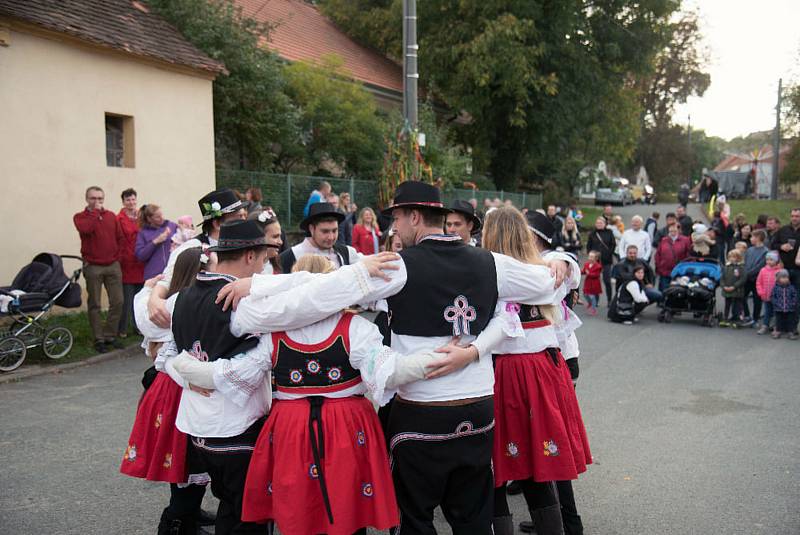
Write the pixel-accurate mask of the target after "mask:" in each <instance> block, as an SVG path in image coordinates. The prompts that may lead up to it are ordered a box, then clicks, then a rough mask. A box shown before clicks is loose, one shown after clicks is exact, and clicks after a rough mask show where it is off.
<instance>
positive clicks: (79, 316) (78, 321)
mask: <svg viewBox="0 0 800 535" xmlns="http://www.w3.org/2000/svg"><path fill="white" fill-rule="evenodd" d="M103 318H104V319H105V313H103ZM7 323H8V319H5V320H4V322H3V324H2V326H0V329H5V328H6V327H7ZM41 323H42V325H43V326H44V328H45V329H47V328H49V327H55V326H60V327H66V328H67V329H69V330H70V332H71V333H72V336H73V338H74V342H73V345H72V350H71V351H70V352H69V353H68V354H67V355H65V356H63V357H61V358H60V359H51V358H49V357H47V355H45V354H44V352H43V351H42V349H41V347H37V348H33V349H28V354H27V356H26V357H25V362H24V363H23V366H24V365H26V364H39V365H43V366H47V365H55V364H63V363H65V362H77V361H80V360H84V359H86V358H89V357H93V356H95V355H97V354H98V353H97V351H95V349H94V336H92V330H91V328H90V327H89V318H88V316H87V314H86V312H68V313H55V314H52V313H51V314H49V315H48V316H46V318H45V319H44V320H43V321H42V322H41ZM120 341H122V343H123V344H124V345H125V347H128V346H130V345H133V344H137V345H138V344H140V343H141V341H142V337H141V336H139V335H132V334H129V335H128V337H127V338H120Z"/></svg>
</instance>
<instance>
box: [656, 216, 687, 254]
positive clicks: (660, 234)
mask: <svg viewBox="0 0 800 535" xmlns="http://www.w3.org/2000/svg"><path fill="white" fill-rule="evenodd" d="M666 220H667V222H666V224H665V225H664V226H663V227H661V228H660V229H658V230H657V231H656V233H655V236H653V250H654V251H655V250H656V249H658V244H659V243H661V239H662V238H665V237H666V236H667V235H668V234H669V227H671V226H672V225H676V224H678V218H677V217H676V216H675V212H667V216H666ZM678 233H679V234H681V235H683V227H681V226H678Z"/></svg>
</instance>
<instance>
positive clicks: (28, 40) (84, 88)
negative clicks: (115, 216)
mask: <svg viewBox="0 0 800 535" xmlns="http://www.w3.org/2000/svg"><path fill="white" fill-rule="evenodd" d="M26 1H27V0H26ZM8 3H9V0H2V1H0V181H2V182H1V184H2V195H0V214H2V216H0V217H2V221H3V223H4V225H3V227H4V228H3V240H2V243H3V255H2V258H3V259H2V261H1V262H0V284H10V282H11V280H12V278H13V277H14V275H15V274H16V272H17V270H19V268H21V267H22V266H23V265H25V264H27V263H28V262H30V260H31V259H32V258H33V256H34V255H35V254H37V253H39V252H42V251H47V252H52V253H59V254H79V251H80V240H79V238H78V232H77V231H76V230H75V228H74V226H73V223H72V216H73V214H74V213H76V212H78V211H80V210H82V209H83V208H84V206H85V202H84V191H85V189H86V188H87V187H88V186H91V185H97V186H100V187H102V188H103V189H104V190H105V192H106V204H105V207H106V208H107V209H109V210H113V211H114V212H117V211H119V209H120V207H121V201H120V197H119V195H120V193H121V191H122V190H123V189H125V188H128V187H133V188H135V189H136V190H137V191H138V193H139V203H140V205H141V204H143V203H157V204H159V205H161V206H162V207H163V210H164V214H165V216H166V217H168V218H170V219H173V220H174V219H177V218H178V217H179V216H181V215H183V214H192V215H193V216H194V217H195V218H197V219H199V213H198V208H197V204H196V203H197V199H198V198H200V197H201V196H202V195H203V194H205V193H206V192H208V191H210V190H213V189H214V184H215V179H214V124H213V108H212V81H213V79H214V77H215V76H216V75H217V74H218V73H219V72H223V71H224V67H223V66H222V65H221V64H219V63H217V62H214V61H213V60H210V59H209V58H207V57H206V56H204V55H203V54H202V53H201V52H199V51H198V50H196V49H195V48H194V47H192V46H191V45H190V44H189V43H188V42H186V41H185V40H183V38H182V37H181V36H180V34H178V33H177V31H176V30H174V28H172V27H171V26H169V25H166V23H164V22H163V21H161V19H154V17H155V16H154V15H153V14H151V13H149V10H147V9H146V6H143V5H142V4H138V3H137V2H132V3H131V2H118V1H115V0H109V1H108V2H107V4H105V5H107V6H111V7H112V8H114V9H123V10H126V9H127V10H131V11H133V12H134V13H122V15H126V16H128V17H129V18H128V20H131V21H133V22H134V23H135V26H136V27H135V28H133V29H134V30H135V31H137V32H139V33H141V34H142V35H143V36H145V37H146V35H145V34H149V35H150V36H152V37H154V38H155V40H156V41H161V42H166V45H164V46H165V48H166V50H165V51H159V52H164V53H163V54H161V56H162V57H158V55H159V54H158V53H156V52H153V53H151V52H152V46H153V45H152V43H147V42H144V41H143V42H141V43H137V42H136V40H135V38H136V36H135V35H134V36H133V37H131V36H129V35H124V31H123V32H122V33H123V34H122V35H116V36H115V35H113V32H114V31H115V30H114V29H113V26H112V27H109V26H106V27H105V28H99V29H98V31H102V32H105V35H103V34H92V33H91V32H92V31H93V30H95V28H92V27H88V29H87V28H79V29H78V31H76V32H73V34H69V33H68V32H62V31H59V30H58V27H57V26H56V25H54V24H47V21H45V22H44V23H42V21H40V20H36V19H35V17H33V16H32V18H30V19H28V20H25V19H26V18H27V14H26V13H25V12H24V9H25V8H27V7H28V6H29V5H33V4H36V3H37V2H36V1H35V0H31V1H30V2H29V3H26V2H21V1H20V2H18V3H17V4H16V5H12V8H19V9H20V10H22V11H23V12H21V13H20V12H19V11H17V12H15V11H13V9H12V8H9V9H8V10H6V11H4V10H3V8H4V5H3V4H8ZM10 3H11V4H14V2H13V1H12V2H10ZM68 4H73V5H74V3H68ZM51 5H52V4H51ZM93 5H94V6H97V5H104V4H103V3H99V4H98V3H93ZM132 5H133V7H131V6H132ZM19 6H22V7H19ZM34 15H35V14H34ZM68 15H69V14H68ZM77 15H78V16H80V17H81V18H80V20H81V21H82V22H83V23H84V24H88V25H91V24H97V25H98V26H103V24H104V20H103V17H105V16H111V17H113V16H115V15H120V13H107V14H103V13H101V14H100V16H99V17H97V18H98V19H99V20H98V21H96V22H92V21H91V16H94V15H97V13H90V15H89V16H87V15H85V14H77ZM87 20H88V22H87ZM153 21H154V22H153ZM148 24H152V25H153V26H152V27H148V26H147V25H148ZM109 28H111V29H109ZM169 31H171V32H172V33H173V34H175V35H169V36H168V38H167V37H164V36H163V35H159V32H169ZM81 32H84V33H83V34H82V35H75V34H76V33H78V34H80V33H81ZM97 35H99V36H100V37H98V38H95V37H96V36H97ZM109 36H110V37H109ZM106 37H108V39H107V41H109V43H110V44H109V43H98V41H102V40H103V39H104V38H106ZM143 38H144V37H143ZM115 39H116V41H115ZM117 43H123V45H124V46H116V45H117ZM125 46H127V47H128V49H125ZM148 47H151V48H150V49H148ZM170 47H172V49H173V50H176V51H177V52H175V53H174V54H173V53H172V52H171V51H170ZM181 47H184V48H186V47H188V49H189V51H190V52H191V54H188V55H187V54H186V53H185V51H183V52H181ZM181 54H183V55H181ZM187 58H188V59H187Z"/></svg>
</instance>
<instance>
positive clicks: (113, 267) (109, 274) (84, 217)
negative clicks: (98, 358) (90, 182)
mask: <svg viewBox="0 0 800 535" xmlns="http://www.w3.org/2000/svg"><path fill="white" fill-rule="evenodd" d="M104 201H105V193H104V192H103V190H102V188H100V187H98V186H91V187H89V188H88V189H87V190H86V208H84V209H83V210H82V211H80V212H78V213H77V214H75V215H74V216H73V218H72V221H73V223H74V224H75V228H76V229H78V234H79V235H80V238H81V256H82V257H83V262H84V266H83V276H84V278H86V293H87V306H88V312H89V325H90V327H91V329H92V335H93V336H94V340H95V342H94V347H95V349H96V350H97V351H98V353H105V352H106V351H108V350H109V349H110V347H109V346H113V347H122V344H121V343H120V341H119V340H118V339H117V333H118V331H119V320H120V317H121V316H122V303H123V293H122V269H121V268H120V264H119V258H120V249H121V248H122V244H123V243H124V237H123V235H122V229H121V228H120V225H119V219H117V217H116V216H115V214H114V213H113V212H109V211H108V210H106V209H105V208H104V207H103V202H104ZM104 286H105V289H106V293H107V294H108V303H109V306H108V317H107V318H106V321H105V323H103V321H102V319H101V317H100V298H101V294H102V291H103V287H104Z"/></svg>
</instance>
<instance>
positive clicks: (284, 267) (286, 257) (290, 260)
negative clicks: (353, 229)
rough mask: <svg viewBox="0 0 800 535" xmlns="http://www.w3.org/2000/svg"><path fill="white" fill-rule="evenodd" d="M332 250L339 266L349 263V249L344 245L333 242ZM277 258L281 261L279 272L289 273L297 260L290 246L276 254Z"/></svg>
mask: <svg viewBox="0 0 800 535" xmlns="http://www.w3.org/2000/svg"><path fill="white" fill-rule="evenodd" d="M333 251H334V252H335V253H336V256H337V257H339V265H340V266H347V265H349V264H350V250H349V249H348V248H347V246H346V245H342V244H340V243H334V244H333ZM278 260H279V261H280V263H281V273H291V272H292V266H294V264H295V262H297V258H296V257H295V255H294V251H292V248H291V247H289V248H288V249H286V250H285V251H284V252H282V253H281V254H280V255H279V256H278Z"/></svg>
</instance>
